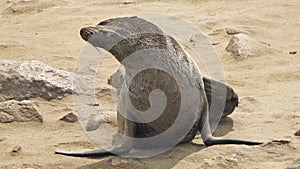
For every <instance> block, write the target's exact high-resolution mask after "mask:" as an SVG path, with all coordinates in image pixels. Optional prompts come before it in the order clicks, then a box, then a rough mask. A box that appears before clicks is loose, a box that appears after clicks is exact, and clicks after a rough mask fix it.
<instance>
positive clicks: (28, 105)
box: [0, 100, 43, 123]
mask: <svg viewBox="0 0 300 169" xmlns="http://www.w3.org/2000/svg"><path fill="white" fill-rule="evenodd" d="M14 121H16V122H28V121H34V122H43V118H42V115H41V113H40V112H39V111H38V110H37V108H36V107H35V105H34V104H33V103H32V102H31V101H28V100H24V101H16V100H9V101H5V102H0V122H1V123H8V122H14Z"/></svg>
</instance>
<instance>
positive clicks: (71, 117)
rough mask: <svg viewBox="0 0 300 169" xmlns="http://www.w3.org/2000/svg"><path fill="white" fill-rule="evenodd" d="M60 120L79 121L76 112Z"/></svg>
mask: <svg viewBox="0 0 300 169" xmlns="http://www.w3.org/2000/svg"><path fill="white" fill-rule="evenodd" d="M59 120H62V121H64V122H67V123H75V122H77V121H78V117H77V116H76V115H75V114H74V113H69V114H67V115H65V116H64V117H62V118H61V119H59Z"/></svg>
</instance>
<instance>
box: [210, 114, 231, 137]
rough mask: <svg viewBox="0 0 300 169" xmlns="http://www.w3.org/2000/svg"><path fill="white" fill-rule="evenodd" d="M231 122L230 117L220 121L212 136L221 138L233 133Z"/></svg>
mask: <svg viewBox="0 0 300 169" xmlns="http://www.w3.org/2000/svg"><path fill="white" fill-rule="evenodd" d="M232 128H233V120H232V119H231V118H230V117H224V118H222V119H221V120H220V122H219V124H218V126H217V129H216V130H215V131H214V133H213V135H214V136H215V137H223V136H225V135H226V134H228V133H229V132H231V131H233V129H232Z"/></svg>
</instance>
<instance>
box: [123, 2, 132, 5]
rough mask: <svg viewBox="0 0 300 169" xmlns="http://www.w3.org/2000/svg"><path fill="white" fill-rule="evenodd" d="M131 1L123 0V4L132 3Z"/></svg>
mask: <svg viewBox="0 0 300 169" xmlns="http://www.w3.org/2000/svg"><path fill="white" fill-rule="evenodd" d="M132 3H133V1H124V2H123V4H125V5H128V4H132Z"/></svg>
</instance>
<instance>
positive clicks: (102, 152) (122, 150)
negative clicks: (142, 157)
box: [55, 146, 131, 157]
mask: <svg viewBox="0 0 300 169" xmlns="http://www.w3.org/2000/svg"><path fill="white" fill-rule="evenodd" d="M130 150H131V146H122V147H112V148H108V149H99V150H90V151H85V152H73V151H56V152H55V154H61V155H66V156H73V157H102V156H108V155H116V154H118V155H120V154H126V153H128V152H129V151H130Z"/></svg>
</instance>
